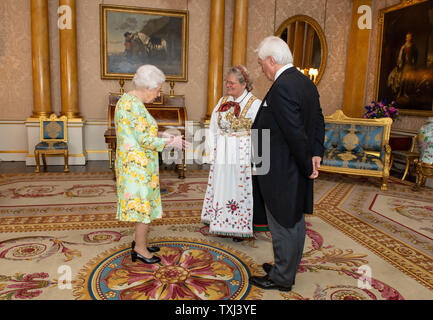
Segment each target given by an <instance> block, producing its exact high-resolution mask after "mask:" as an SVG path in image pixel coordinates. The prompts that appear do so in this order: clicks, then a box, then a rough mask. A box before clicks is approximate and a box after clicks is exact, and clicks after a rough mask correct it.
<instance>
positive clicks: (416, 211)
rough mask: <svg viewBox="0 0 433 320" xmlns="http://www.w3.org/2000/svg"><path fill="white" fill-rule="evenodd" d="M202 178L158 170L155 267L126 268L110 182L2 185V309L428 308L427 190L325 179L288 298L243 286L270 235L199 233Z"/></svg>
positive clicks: (432, 294) (35, 178)
mask: <svg viewBox="0 0 433 320" xmlns="http://www.w3.org/2000/svg"><path fill="white" fill-rule="evenodd" d="M206 184H207V172H206V171H189V172H187V178H186V179H184V180H181V179H177V176H176V175H175V174H174V173H172V172H170V171H162V173H161V185H162V187H163V188H167V189H168V190H169V192H168V194H163V195H162V203H163V209H164V213H165V216H164V218H163V219H161V220H158V221H157V222H156V223H154V224H152V226H151V230H150V241H151V242H152V243H153V245H157V246H159V247H160V248H161V251H160V252H159V256H160V257H161V263H159V264H156V265H145V264H142V263H139V262H136V263H132V261H131V259H130V254H129V247H130V243H131V241H132V239H133V225H131V224H127V223H120V222H118V221H117V220H116V218H115V210H116V196H115V189H114V181H113V180H112V176H111V175H110V174H109V173H68V174H64V173H41V174H18V175H13V174H3V175H0V299H12V300H27V299H31V300H33V299H62V300H72V299H101V300H118V299H145V300H163V299H176V300H191V299H205V300H230V299H231V300H238V299H240V300H250V299H258V300H289V299H290V300H293V299H299V300H305V299H314V300H343V299H366V300H376V299H378V300H386V299H433V240H432V239H433V233H432V232H433V208H432V206H431V203H433V191H432V190H431V189H423V190H421V191H420V192H417V193H414V192H412V191H411V184H409V183H401V182H400V181H399V180H396V179H391V181H390V183H389V190H388V191H386V192H383V191H381V190H380V188H379V186H380V184H379V180H376V179H370V178H363V177H349V176H342V175H331V174H322V175H321V177H320V179H319V180H318V181H317V183H316V190H315V208H316V212H315V214H314V215H313V216H307V219H306V221H307V238H306V243H305V250H304V257H303V259H302V262H301V265H300V267H299V269H298V275H297V278H296V285H295V286H294V287H293V290H292V291H291V292H280V291H274V290H272V291H265V290H262V289H259V288H257V287H254V286H251V285H249V283H248V278H249V277H250V276H251V275H264V272H263V271H262V270H261V264H262V263H264V262H272V260H273V256H272V246H271V237H270V235H269V234H268V233H257V234H256V235H255V238H254V239H252V240H249V241H243V242H240V243H237V242H233V241H232V239H230V238H223V237H216V236H213V235H210V234H209V233H208V229H207V227H206V226H204V225H202V224H201V223H200V212H201V206H202V201H203V196H204V193H205V188H206Z"/></svg>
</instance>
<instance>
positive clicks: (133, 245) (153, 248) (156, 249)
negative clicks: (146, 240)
mask: <svg viewBox="0 0 433 320" xmlns="http://www.w3.org/2000/svg"><path fill="white" fill-rule="evenodd" d="M134 248H135V241H132V243H131V249H132V250H134ZM159 250H161V249H160V248H158V247H147V251H149V252H150V253H155V252H158V251H159Z"/></svg>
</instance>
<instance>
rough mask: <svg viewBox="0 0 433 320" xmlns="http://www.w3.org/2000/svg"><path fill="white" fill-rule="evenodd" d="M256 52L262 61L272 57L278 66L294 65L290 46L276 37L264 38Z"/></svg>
mask: <svg viewBox="0 0 433 320" xmlns="http://www.w3.org/2000/svg"><path fill="white" fill-rule="evenodd" d="M256 52H257V55H258V56H259V58H260V59H261V60H265V59H266V58H267V57H272V58H274V60H275V62H276V63H277V64H281V65H286V64H289V63H293V56H292V52H291V51H290V49H289V46H288V45H287V43H286V42H285V41H284V40H282V39H281V38H278V37H275V36H269V37H266V38H264V39H263V40H262V42H261V43H260V44H259V47H258V48H257V50H256Z"/></svg>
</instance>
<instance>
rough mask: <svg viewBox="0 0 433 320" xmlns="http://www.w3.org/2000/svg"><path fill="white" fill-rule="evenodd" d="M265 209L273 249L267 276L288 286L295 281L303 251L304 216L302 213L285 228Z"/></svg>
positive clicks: (279, 283)
mask: <svg viewBox="0 0 433 320" xmlns="http://www.w3.org/2000/svg"><path fill="white" fill-rule="evenodd" d="M265 209H266V216H267V218H268V223H269V231H270V232H271V236H272V247H273V250H274V266H273V267H272V269H271V271H270V272H269V277H270V278H271V279H272V281H274V282H275V283H276V284H278V285H281V286H286V287H290V286H292V285H293V283H294V282H295V277H296V271H297V269H298V266H299V264H300V263H301V259H302V253H303V251H304V243H305V234H306V228H305V217H304V215H302V218H301V219H300V220H299V221H298V222H297V223H296V224H295V225H294V226H293V227H292V228H285V227H283V226H282V225H280V224H279V223H278V222H277V221H276V220H275V218H274V217H273V216H272V213H271V212H270V211H269V209H268V208H267V207H265Z"/></svg>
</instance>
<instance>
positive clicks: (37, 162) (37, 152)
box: [35, 151, 40, 173]
mask: <svg viewBox="0 0 433 320" xmlns="http://www.w3.org/2000/svg"><path fill="white" fill-rule="evenodd" d="M35 161H36V169H35V172H36V173H38V172H39V171H40V170H39V167H40V163H39V161H40V159H39V151H35Z"/></svg>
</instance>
